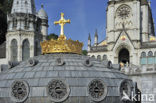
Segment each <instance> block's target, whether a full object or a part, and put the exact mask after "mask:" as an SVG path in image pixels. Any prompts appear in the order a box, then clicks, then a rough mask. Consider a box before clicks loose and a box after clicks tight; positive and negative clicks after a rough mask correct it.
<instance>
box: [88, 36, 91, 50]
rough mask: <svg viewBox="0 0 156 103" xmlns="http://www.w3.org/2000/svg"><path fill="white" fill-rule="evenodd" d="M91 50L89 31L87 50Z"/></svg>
mask: <svg viewBox="0 0 156 103" xmlns="http://www.w3.org/2000/svg"><path fill="white" fill-rule="evenodd" d="M90 50H91V37H90V33H89V36H88V51H90Z"/></svg>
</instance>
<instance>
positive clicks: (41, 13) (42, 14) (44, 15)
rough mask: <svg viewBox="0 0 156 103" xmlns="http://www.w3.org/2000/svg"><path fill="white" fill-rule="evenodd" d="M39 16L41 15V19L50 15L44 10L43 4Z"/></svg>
mask: <svg viewBox="0 0 156 103" xmlns="http://www.w3.org/2000/svg"><path fill="white" fill-rule="evenodd" d="M38 16H39V17H40V18H41V19H48V15H47V13H46V11H45V10H44V7H43V5H41V9H40V10H39V12H38Z"/></svg>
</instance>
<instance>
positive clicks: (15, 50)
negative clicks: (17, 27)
mask: <svg viewBox="0 0 156 103" xmlns="http://www.w3.org/2000/svg"><path fill="white" fill-rule="evenodd" d="M17 54H18V48H17V40H16V39H13V40H12V41H11V61H17Z"/></svg>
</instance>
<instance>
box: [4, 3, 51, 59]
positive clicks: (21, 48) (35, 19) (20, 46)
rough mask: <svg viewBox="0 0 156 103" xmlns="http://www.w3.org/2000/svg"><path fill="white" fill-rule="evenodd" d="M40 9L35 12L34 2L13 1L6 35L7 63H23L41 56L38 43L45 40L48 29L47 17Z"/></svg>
mask: <svg viewBox="0 0 156 103" xmlns="http://www.w3.org/2000/svg"><path fill="white" fill-rule="evenodd" d="M41 9H42V10H40V12H39V13H37V12H36V8H35V3H34V0H14V1H13V5H12V10H11V14H9V15H8V32H7V35H6V40H7V44H6V50H7V53H6V57H7V60H8V61H23V60H27V59H28V58H30V57H33V56H35V55H39V54H41V47H40V41H42V40H43V39H45V38H46V37H45V36H46V35H47V28H48V16H47V14H46V13H45V11H44V12H43V8H41ZM45 14H46V15H45Z"/></svg>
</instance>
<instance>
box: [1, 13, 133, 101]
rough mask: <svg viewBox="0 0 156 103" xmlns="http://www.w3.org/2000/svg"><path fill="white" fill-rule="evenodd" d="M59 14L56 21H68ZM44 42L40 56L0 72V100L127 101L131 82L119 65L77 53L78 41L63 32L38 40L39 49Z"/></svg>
mask: <svg viewBox="0 0 156 103" xmlns="http://www.w3.org/2000/svg"><path fill="white" fill-rule="evenodd" d="M61 16H62V19H60V21H61V22H58V23H63V24H64V23H66V22H69V20H65V19H64V18H63V16H64V15H63V13H62V14H61ZM55 23H57V22H55ZM62 33H63V32H62ZM62 38H63V39H62ZM60 40H61V41H60ZM50 42H52V44H53V45H55V46H54V47H53V46H52V44H50ZM54 43H56V44H54ZM71 43H73V44H71ZM47 45H48V47H47V48H48V49H44V50H43V51H42V53H44V55H40V56H36V57H34V58H30V59H29V60H27V61H23V62H21V63H19V64H18V63H10V65H9V67H10V70H8V71H6V72H4V73H1V74H0V102H1V103H60V102H61V103H91V102H98V103H123V102H122V100H125V101H129V98H125V97H124V96H125V95H126V96H127V97H128V96H129V97H131V93H132V91H133V82H132V81H131V80H130V79H129V78H128V77H127V76H126V75H124V74H123V73H121V72H120V71H119V69H120V66H119V65H113V64H112V63H111V62H108V61H103V62H101V61H98V60H96V59H94V58H89V57H87V56H83V55H80V52H81V50H80V48H82V43H79V42H78V41H76V42H74V41H72V40H70V39H69V40H66V39H65V36H64V35H63V34H61V36H60V37H59V38H58V40H55V41H54V40H51V41H47V42H46V41H44V42H43V43H41V47H42V49H43V48H45V47H46V46H47ZM59 45H60V46H59ZM61 45H63V46H61ZM64 45H65V47H64ZM62 48H63V49H62ZM73 48H76V49H74V50H72V49H73ZM58 51H59V52H60V53H59V52H58ZM50 52H51V53H50ZM67 52H68V53H67ZM46 53H50V54H46Z"/></svg>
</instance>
